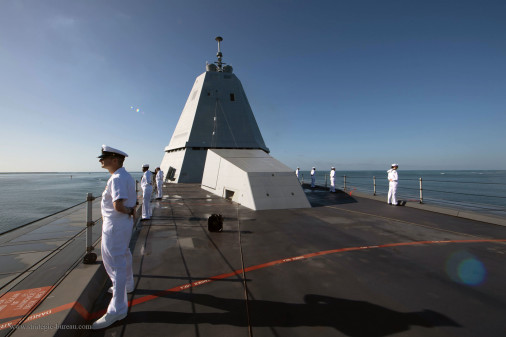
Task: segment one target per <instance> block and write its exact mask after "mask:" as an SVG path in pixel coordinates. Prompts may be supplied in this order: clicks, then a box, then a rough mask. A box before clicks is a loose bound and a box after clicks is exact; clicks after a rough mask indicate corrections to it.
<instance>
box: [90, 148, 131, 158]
mask: <svg viewBox="0 0 506 337" xmlns="http://www.w3.org/2000/svg"><path fill="white" fill-rule="evenodd" d="M104 157H128V155H127V154H126V153H125V152H123V151H120V150H118V149H115V148H113V147H110V146H107V145H102V154H101V155H100V156H98V157H97V158H104Z"/></svg>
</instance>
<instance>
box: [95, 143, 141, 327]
mask: <svg viewBox="0 0 506 337" xmlns="http://www.w3.org/2000/svg"><path fill="white" fill-rule="evenodd" d="M125 157H128V155H127V154H126V153H125V152H122V151H120V150H117V149H114V148H112V147H110V146H107V145H102V154H101V155H100V156H98V158H100V160H99V161H100V163H101V164H102V168H104V169H106V170H108V171H109V173H110V174H111V177H110V178H109V180H108V181H107V185H106V187H105V190H104V192H103V193H102V202H101V208H102V219H103V224H102V243H101V252H102V261H103V263H104V267H105V270H106V271H107V274H108V275H109V277H110V278H111V281H112V287H111V288H110V289H109V292H112V298H111V302H110V303H109V306H108V307H107V312H106V314H105V315H104V316H102V317H101V318H99V319H98V320H97V321H96V322H95V323H93V325H92V326H91V328H92V329H103V328H106V327H108V326H109V325H111V324H113V323H114V322H116V321H119V320H121V319H123V318H125V317H126V315H127V312H128V302H127V292H132V291H133V289H134V279H133V273H132V253H130V248H129V247H128V245H129V243H130V238H131V236H132V228H133V223H134V219H133V215H134V214H135V204H136V201H137V195H136V193H135V180H134V179H133V178H132V176H131V175H130V174H129V173H128V172H127V171H126V170H125V168H123V161H124V160H125Z"/></svg>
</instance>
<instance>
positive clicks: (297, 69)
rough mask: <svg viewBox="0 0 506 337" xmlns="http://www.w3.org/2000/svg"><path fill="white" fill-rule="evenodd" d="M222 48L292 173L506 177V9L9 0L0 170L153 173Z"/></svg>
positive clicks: (452, 4) (433, 4)
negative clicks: (106, 155)
mask: <svg viewBox="0 0 506 337" xmlns="http://www.w3.org/2000/svg"><path fill="white" fill-rule="evenodd" d="M218 35H220V36H222V37H223V38H224V41H223V42H222V52H223V55H224V61H225V62H227V63H229V64H231V65H232V66H233V67H234V72H235V74H236V75H237V76H238V77H239V79H240V80H241V82H242V84H243V87H244V89H245V91H246V94H247V96H248V99H249V102H250V104H251V107H252V109H253V112H254V114H255V117H256V119H257V122H258V125H259V127H260V130H261V132H262V135H263V137H264V140H265V143H266V144H267V146H268V147H269V148H270V149H271V155H272V156H274V157H275V158H277V159H278V160H280V161H282V162H283V163H285V164H287V165H288V166H290V167H294V168H295V167H296V166H300V167H301V169H309V168H310V167H311V166H313V165H315V166H316V167H317V168H321V169H322V170H327V169H329V168H330V166H335V167H336V168H337V169H338V170H339V171H341V170H356V169H362V170H372V169H384V168H388V166H389V165H390V164H391V163H392V162H398V163H399V164H400V169H506V155H505V153H506V151H505V147H506V1H504V0H499V1H487V0H480V1H462V0H455V1H443V0H441V1H427V0H424V1H409V0H399V1H388V0H387V1H341V0H329V1H290V0H255V1H240V0H235V1H220V0H216V1H193V0H184V1H161V0H159V1H145V0H143V1H139V0H135V1H131V0H127V1H125V0H122V1H119V0H117V1H116V0H114V1H113V0H107V1H105V0H88V1H84V0H83V1H68V0H60V1H51V0H46V1H38V0H15V1H14V0H2V1H1V2H0V117H1V118H0V125H1V133H0V172H12V171H101V169H100V165H99V163H98V161H97V159H96V156H97V155H98V154H99V152H100V147H101V145H102V144H107V145H110V146H113V147H117V148H119V149H121V150H123V151H125V152H127V153H128V154H129V155H130V157H129V158H128V159H127V161H126V168H127V169H128V170H131V171H139V170H140V167H141V165H142V164H143V163H145V162H146V163H149V164H151V165H152V166H156V165H159V164H160V162H161V160H162V157H163V154H164V153H163V150H164V147H165V146H167V145H168V143H169V141H170V138H171V135H172V132H173V131H174V128H175V126H176V124H177V121H178V118H179V115H180V113H181V111H182V109H183V107H184V104H185V103H186V99H187V98H188V95H189V93H190V90H191V88H192V86H193V82H194V80H195V78H196V77H197V76H198V75H199V74H201V73H202V72H204V71H205V63H206V61H209V62H214V61H215V60H216V56H215V55H216V51H217V44H216V42H215V41H214V38H215V37H216V36H218ZM131 106H133V107H135V108H139V109H140V111H139V112H137V111H136V110H135V109H131V108H130V107H131Z"/></svg>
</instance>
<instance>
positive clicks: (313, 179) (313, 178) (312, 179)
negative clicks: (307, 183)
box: [311, 176, 315, 187]
mask: <svg viewBox="0 0 506 337" xmlns="http://www.w3.org/2000/svg"><path fill="white" fill-rule="evenodd" d="M314 183H315V176H311V187H314Z"/></svg>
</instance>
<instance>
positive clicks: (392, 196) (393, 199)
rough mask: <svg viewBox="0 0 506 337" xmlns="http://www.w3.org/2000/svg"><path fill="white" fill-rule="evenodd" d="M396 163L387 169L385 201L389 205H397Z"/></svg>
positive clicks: (397, 178) (397, 177)
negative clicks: (386, 195) (386, 196)
mask: <svg viewBox="0 0 506 337" xmlns="http://www.w3.org/2000/svg"><path fill="white" fill-rule="evenodd" d="M398 167H399V165H398V164H395V163H394V164H392V168H391V169H390V170H388V171H387V173H388V198H387V202H388V204H389V205H394V206H397V195H396V194H397V182H398V180H399V175H398V174H397V168H398Z"/></svg>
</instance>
